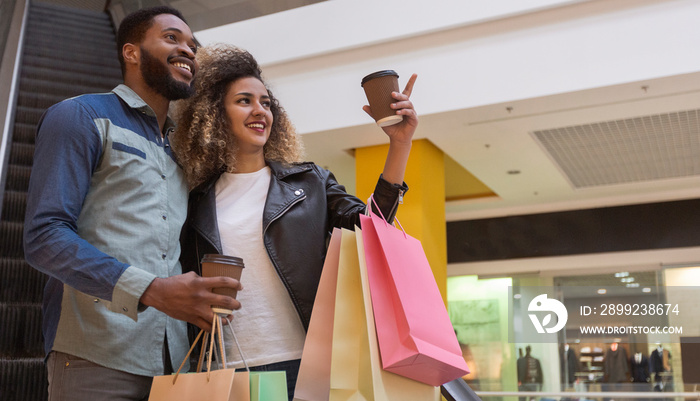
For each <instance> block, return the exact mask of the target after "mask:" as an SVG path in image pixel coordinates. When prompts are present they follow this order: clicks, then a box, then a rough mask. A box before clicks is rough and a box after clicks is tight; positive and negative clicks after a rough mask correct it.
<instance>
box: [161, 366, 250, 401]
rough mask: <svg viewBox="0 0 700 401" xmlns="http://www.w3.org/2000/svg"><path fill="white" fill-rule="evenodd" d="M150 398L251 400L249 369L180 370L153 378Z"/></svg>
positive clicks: (199, 400) (201, 400) (216, 400)
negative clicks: (179, 372)
mask: <svg viewBox="0 0 700 401" xmlns="http://www.w3.org/2000/svg"><path fill="white" fill-rule="evenodd" d="M148 400H149V401H246V400H250V384H249V378H248V372H234V369H222V370H214V371H212V372H200V373H181V374H180V375H179V376H178V378H177V380H176V381H175V382H173V375H167V376H156V377H154V378H153V385H152V387H151V394H150V396H149V397H148Z"/></svg>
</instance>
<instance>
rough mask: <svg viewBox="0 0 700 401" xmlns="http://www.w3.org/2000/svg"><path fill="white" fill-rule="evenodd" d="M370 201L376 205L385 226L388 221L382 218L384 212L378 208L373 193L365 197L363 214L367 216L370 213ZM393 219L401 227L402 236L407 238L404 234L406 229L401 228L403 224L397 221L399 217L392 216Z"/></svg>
mask: <svg viewBox="0 0 700 401" xmlns="http://www.w3.org/2000/svg"><path fill="white" fill-rule="evenodd" d="M370 203H373V204H374V206H376V207H377V211H378V212H379V216H380V217H381V218H382V220H384V225H385V226H388V225H389V223H388V222H387V221H386V219H385V218H384V214H382V209H380V208H379V205H377V201H375V200H374V193H372V194H371V195H370V196H369V199H367V207H366V208H365V215H367V216H369V215H370V213H372V211H371V210H372V208H371V207H370ZM394 221H395V222H396V224H398V225H399V227H401V231H403V237H404V238H408V235H407V234H406V230H404V229H403V226H402V225H401V222H400V221H399V218H398V217H396V216H394Z"/></svg>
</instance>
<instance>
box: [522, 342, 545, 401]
mask: <svg viewBox="0 0 700 401" xmlns="http://www.w3.org/2000/svg"><path fill="white" fill-rule="evenodd" d="M530 351H531V349H530V346H529V345H528V346H526V347H525V356H523V357H521V358H518V361H517V367H518V391H540V388H541V387H542V366H541V365H540V361H539V360H538V359H537V358H534V357H533V356H531V355H530ZM525 399H526V397H520V401H525ZM528 399H530V400H534V397H528Z"/></svg>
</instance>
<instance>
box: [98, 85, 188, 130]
mask: <svg viewBox="0 0 700 401" xmlns="http://www.w3.org/2000/svg"><path fill="white" fill-rule="evenodd" d="M112 92H114V94H116V95H117V96H119V97H120V98H121V99H122V100H123V101H124V102H125V103H126V104H127V105H129V107H131V108H132V109H136V110H139V111H140V112H142V113H144V114H146V115H149V116H151V117H155V116H156V113H155V112H154V111H153V109H152V108H151V106H149V105H148V103H146V102H145V101H144V100H143V99H141V97H140V96H139V95H138V94H137V93H136V92H134V90H133V89H131V88H130V87H128V86H126V85H125V84H119V85H117V87H116V88H114V89H112ZM174 127H175V122H174V121H173V120H172V119H171V118H170V116H169V115H168V116H167V117H166V120H165V127H164V131H167V130H168V129H169V128H174Z"/></svg>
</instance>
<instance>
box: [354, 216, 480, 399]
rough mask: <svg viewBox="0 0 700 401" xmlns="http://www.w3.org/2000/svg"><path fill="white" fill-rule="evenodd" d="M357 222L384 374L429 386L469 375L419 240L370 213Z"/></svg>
mask: <svg viewBox="0 0 700 401" xmlns="http://www.w3.org/2000/svg"><path fill="white" fill-rule="evenodd" d="M360 222H361V225H362V239H363V242H364V248H365V261H366V263H367V273H368V278H369V285H370V293H371V297H372V307H373V311H374V316H375V322H376V328H377V338H378V341H379V351H380V355H381V359H382V366H383V367H384V369H386V370H388V371H390V372H393V373H396V374H399V375H402V376H406V377H409V378H411V379H414V380H417V381H421V382H423V383H427V384H430V385H433V386H440V385H441V384H443V383H447V382H449V381H451V380H454V379H456V378H458V377H462V376H463V375H465V374H467V373H469V369H468V368H467V364H466V362H465V361H464V358H463V357H462V352H461V349H460V347H459V343H458V342H457V337H456V335H455V333H454V329H453V327H452V323H451V322H450V319H449V316H448V313H447V309H446V308H445V304H444V303H443V300H442V296H441V294H440V291H439V289H438V287H437V284H436V282H435V278H434V276H433V273H432V270H431V269H430V264H429V263H428V259H427V257H426V256H425V252H424V251H423V247H422V245H421V243H420V241H418V240H417V239H415V238H413V237H411V236H410V235H407V234H406V233H405V232H404V231H403V230H399V229H397V228H396V227H394V226H392V225H390V224H388V223H386V222H385V221H384V219H382V218H381V217H379V216H377V215H375V214H370V215H369V216H361V217H360Z"/></svg>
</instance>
